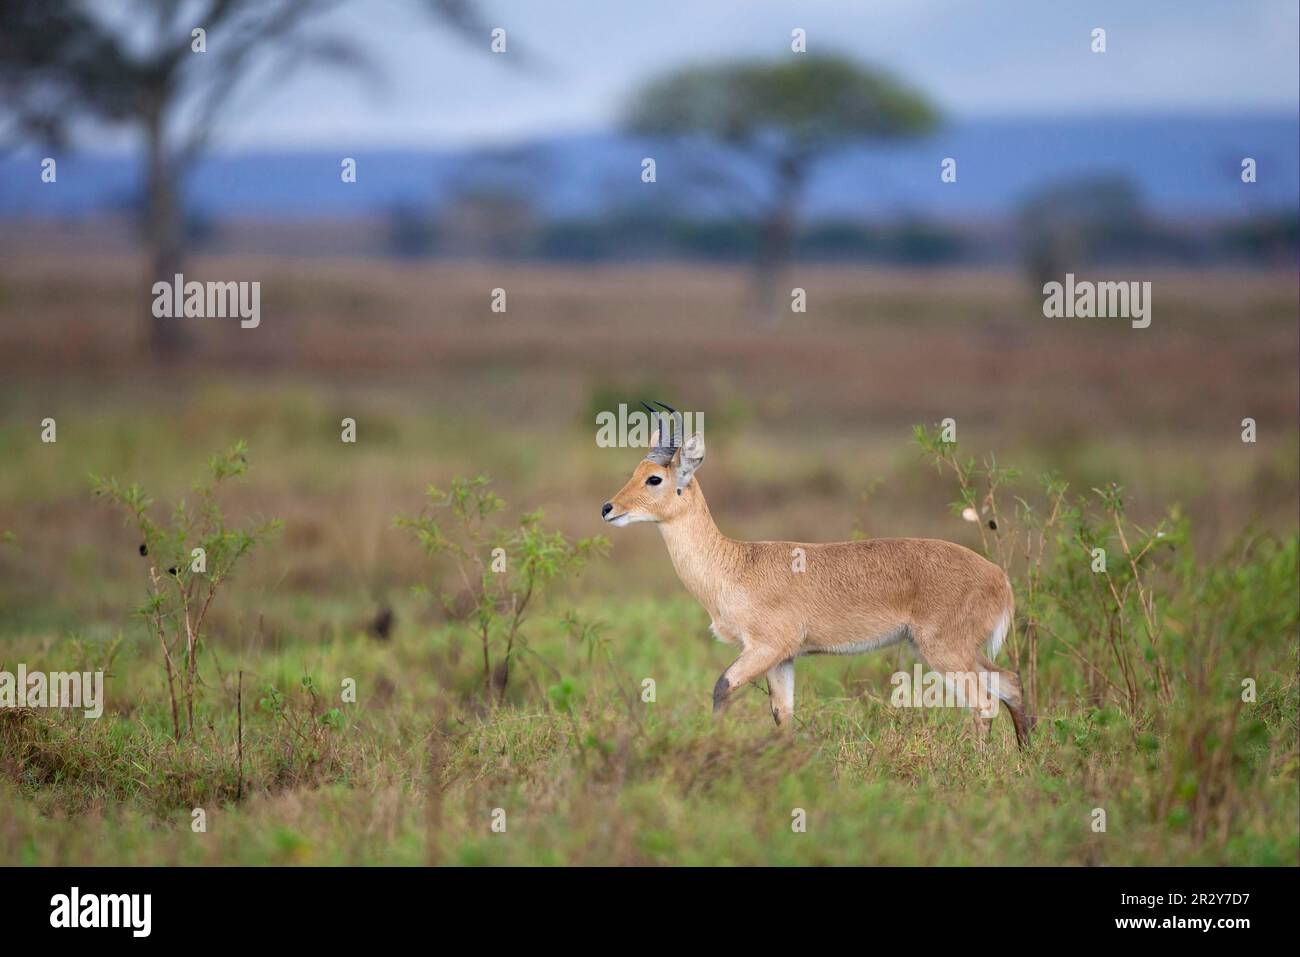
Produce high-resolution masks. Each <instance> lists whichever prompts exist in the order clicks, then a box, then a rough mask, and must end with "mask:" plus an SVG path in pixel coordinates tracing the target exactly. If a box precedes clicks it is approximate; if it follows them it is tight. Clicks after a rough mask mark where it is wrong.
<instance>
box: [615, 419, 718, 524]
mask: <svg viewBox="0 0 1300 957" xmlns="http://www.w3.org/2000/svg"><path fill="white" fill-rule="evenodd" d="M641 404H642V405H643V406H645V408H646V409H647V410H648V411H649V413H650V415H651V417H652V418H653V419H658V421H659V427H658V428H657V429H655V431H654V435H652V436H651V437H650V452H649V454H648V455H646V457H645V458H644V459H642V460H641V461H640V462H639V463H637V467H636V468H635V469H633V470H632V477H631V478H630V479H628V480H627V484H626V485H624V486H623V487H622V488H621V489H619V491H618V494H617V495H615V496H614V497H613V498H612V499H610V500H609V501H608V502H606V503H605V504H604V505H603V506H602V507H601V510H600V515H601V518H603V519H604V520H605V521H607V522H609V523H610V524H611V525H616V526H618V527H620V528H621V527H622V526H624V525H631V524H632V523H633V522H671V521H672V520H673V519H674V518H676V517H678V516H679V515H681V514H683V513H685V512H686V511H688V510H689V509H690V507H691V505H692V504H693V502H694V500H695V495H694V492H695V486H694V484H693V483H692V481H691V479H692V478H693V476H694V475H695V470H696V469H698V468H699V467H700V465H702V464H703V462H704V436H702V435H701V434H700V433H699V432H696V433H695V434H694V435H692V436H691V437H690V438H687V439H685V440H684V441H683V436H682V433H683V432H684V431H685V424H684V422H683V421H682V414H681V413H680V412H678V411H677V410H676V409H674V408H673V407H672V406H670V405H664V404H663V403H662V402H656V403H655V405H657V406H659V407H660V408H661V409H663V410H665V411H666V412H667V413H668V415H664V412H660V411H657V410H655V409H652V408H650V406H648V405H646V404H645V403H644V402H642V403H641Z"/></svg>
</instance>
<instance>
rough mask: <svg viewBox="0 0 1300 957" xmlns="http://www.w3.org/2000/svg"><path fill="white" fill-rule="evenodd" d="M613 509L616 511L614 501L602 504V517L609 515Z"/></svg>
mask: <svg viewBox="0 0 1300 957" xmlns="http://www.w3.org/2000/svg"><path fill="white" fill-rule="evenodd" d="M612 511H614V503H613V502H606V503H605V504H604V505H602V506H601V507H600V517H601V518H604V517H605V516H606V515H608V514H609V513H610V512H612Z"/></svg>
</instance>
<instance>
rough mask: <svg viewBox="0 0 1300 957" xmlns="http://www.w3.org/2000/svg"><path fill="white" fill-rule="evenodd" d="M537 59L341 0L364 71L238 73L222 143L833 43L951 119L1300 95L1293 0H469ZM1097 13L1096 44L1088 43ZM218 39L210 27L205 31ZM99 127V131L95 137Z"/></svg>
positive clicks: (424, 121)
mask: <svg viewBox="0 0 1300 957" xmlns="http://www.w3.org/2000/svg"><path fill="white" fill-rule="evenodd" d="M479 7H480V9H481V11H482V16H483V18H484V20H485V21H486V22H487V23H488V24H489V25H491V26H501V27H504V28H505V29H506V30H507V33H508V38H509V43H510V44H511V45H513V46H514V47H515V48H516V49H520V50H522V49H527V50H528V51H530V52H532V53H533V54H535V55H536V56H537V57H538V58H540V60H541V61H542V66H541V67H540V68H538V69H535V70H524V69H517V68H511V67H510V66H509V65H508V64H506V63H505V62H503V61H504V60H505V59H506V58H507V57H509V56H510V54H509V53H507V54H506V56H505V57H503V56H495V55H492V54H490V53H488V52H487V46H488V42H489V38H488V37H487V36H486V35H485V36H484V37H483V38H482V41H481V44H479V48H478V49H475V48H474V44H473V43H472V42H471V41H469V40H466V39H465V38H463V37H460V36H456V35H453V34H451V33H449V32H448V31H446V30H445V29H440V28H438V27H436V26H432V25H430V23H431V22H430V21H429V20H428V19H427V18H426V17H424V16H422V15H420V14H418V13H417V12H415V11H416V10H417V9H418V0H353V2H351V3H349V4H346V5H345V6H344V7H343V8H341V9H340V11H338V12H337V13H335V14H332V15H331V17H330V18H329V20H327V21H325V23H324V26H326V27H327V28H328V29H329V30H331V31H332V32H335V33H340V34H345V35H348V36H351V37H354V38H356V39H357V40H358V41H359V42H360V43H361V44H362V45H363V46H364V47H365V48H366V49H367V50H369V51H370V53H371V54H372V56H373V58H374V59H375V60H377V61H378V62H379V64H380V66H381V72H382V75H383V76H384V78H385V79H384V82H383V83H382V84H380V85H375V84H367V83H363V82H360V81H358V79H357V78H356V77H355V76H350V75H340V74H338V73H335V72H332V71H329V70H326V69H306V70H303V71H301V72H299V73H297V74H295V75H293V76H291V77H290V78H289V79H288V80H287V81H285V80H284V79H283V78H277V77H268V78H263V79H262V80H260V81H259V82H258V83H256V84H255V85H253V86H251V87H249V88H246V89H245V92H244V94H243V97H242V101H241V105H240V107H239V109H237V110H236V111H234V114H233V115H234V118H233V119H231V120H229V121H228V122H226V123H225V124H224V128H223V129H222V131H221V132H222V135H221V136H220V137H219V138H218V143H219V144H220V147H221V148H223V149H249V148H259V149H264V148H280V147H299V146H309V145H322V146H324V145H328V146H336V145H339V146H346V145H348V144H350V143H356V144H357V145H359V146H365V147H368V148H381V147H440V146H441V147H453V146H462V145H467V144H484V143H494V142H511V141H515V140H520V139H526V138H529V137H532V136H537V135H543V134H552V133H559V132H570V131H579V130H592V129H599V128H603V127H608V126H609V125H610V124H611V123H612V122H613V121H614V120H615V119H616V118H617V116H618V115H619V111H620V107H621V106H622V104H624V103H626V102H627V100H628V99H629V97H631V96H632V95H633V93H634V91H635V89H636V88H637V87H638V85H639V84H640V83H642V82H644V81H645V80H646V79H647V78H649V77H651V76H653V75H654V74H656V73H658V72H659V71H662V70H664V69H667V68H670V67H673V66H676V65H680V64H683V63H688V62H699V61H717V60H721V59H726V58H730V57H738V56H770V57H781V56H790V55H792V54H790V53H789V37H790V31H791V29H792V28H794V27H802V28H804V29H805V30H806V31H807V35H808V44H809V48H810V50H811V51H813V52H816V51H818V50H831V49H834V50H837V51H840V52H845V53H849V54H851V55H854V56H856V57H858V58H860V59H863V60H865V61H869V62H872V63H875V64H879V65H882V66H885V67H888V68H890V69H892V70H894V71H896V72H897V73H898V74H899V75H900V76H901V77H904V78H906V79H907V80H908V81H910V82H911V83H913V84H914V85H916V86H918V87H920V88H921V89H923V90H925V91H926V92H928V93H929V94H930V95H931V96H933V97H934V99H935V100H936V101H937V102H938V103H939V104H940V105H941V106H942V107H943V108H944V109H945V110H946V111H947V112H948V113H949V114H951V115H956V116H1016V115H1026V114H1036V115H1044V114H1045V115H1061V114H1079V113H1109V112H1124V113H1152V112H1178V113H1184V112H1205V111H1212V112H1220V113H1236V112H1256V111H1263V110H1279V109H1281V110H1295V109H1297V108H1298V107H1300V93H1298V84H1300V79H1298V78H1300V40H1298V39H1297V38H1298V36H1300V4H1297V3H1296V0H1089V2H1082V0H980V2H975V0H807V2H800V3H795V2H789V0H787V2H780V0H480V2H479ZM1094 27H1103V28H1105V29H1106V31H1107V40H1108V51H1107V52H1106V53H1105V54H1094V53H1092V52H1091V51H1090V49H1089V42H1090V36H1089V35H1090V32H1091V30H1092V29H1093V28H1094ZM215 42H219V38H217V37H210V38H209V44H210V45H211V44H213V43H215ZM111 142H112V141H111V140H101V141H100V145H101V146H102V145H107V144H109V143H111Z"/></svg>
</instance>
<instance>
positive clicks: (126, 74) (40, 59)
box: [0, 0, 486, 355]
mask: <svg viewBox="0 0 1300 957" xmlns="http://www.w3.org/2000/svg"><path fill="white" fill-rule="evenodd" d="M345 2H346V0H192V2H189V0H128V2H126V3H125V4H114V5H112V6H109V5H106V4H96V3H93V2H91V0H4V3H2V4H0V97H3V99H4V100H5V102H6V105H7V110H6V112H9V113H10V114H11V116H12V120H13V125H14V126H15V127H16V130H15V131H14V132H16V133H18V134H19V135H28V136H35V137H38V138H39V139H41V140H42V141H45V142H49V143H51V144H53V145H55V146H61V145H66V144H67V142H68V141H69V140H70V138H71V131H72V127H73V125H74V124H78V123H82V122H85V121H87V120H89V121H91V123H95V124H100V125H101V126H107V127H114V126H127V127H132V128H134V129H135V130H137V131H138V132H139V133H140V134H141V136H142V138H143V141H144V146H145V163H146V168H145V189H146V197H145V208H146V215H145V231H146V237H147V242H148V246H149V252H150V260H151V262H150V273H149V274H150V277H151V279H150V282H149V285H150V286H152V284H153V282H155V281H157V280H158V279H162V280H166V281H170V280H171V277H172V276H173V275H174V274H175V273H177V272H180V271H181V261H182V257H183V252H184V250H183V246H184V239H185V237H184V231H183V228H182V203H181V194H182V186H183V182H184V178H185V175H186V173H187V172H188V171H189V170H190V169H191V168H192V167H193V165H194V162H195V160H196V159H197V158H198V157H199V156H200V155H201V154H202V152H203V150H204V149H205V148H206V147H207V145H208V143H209V141H210V140H211V137H212V134H213V130H214V124H215V122H216V120H217V119H218V118H219V116H220V115H221V114H222V113H223V112H224V111H228V110H229V108H230V106H231V104H232V103H233V102H235V93H236V92H238V91H240V90H241V89H246V88H247V86H248V85H249V79H250V77H252V76H254V75H260V76H261V77H262V78H263V79H264V80H265V81H267V82H274V83H281V82H283V79H284V76H285V74H286V73H287V72H288V71H289V70H292V69H293V68H295V67H296V66H299V65H301V64H302V63H304V62H309V61H315V62H324V63H327V64H332V65H335V66H339V67H345V68H354V69H358V68H368V66H369V64H368V60H367V58H366V57H365V55H364V54H363V53H362V51H361V48H360V47H359V45H357V44H356V43H355V42H354V38H352V37H350V36H339V35H335V34H331V33H328V32H324V31H323V30H321V29H319V27H318V23H319V21H320V19H321V17H322V16H323V15H324V14H326V13H329V12H331V11H333V10H336V9H338V8H339V7H341V6H342V5H344V3H345ZM414 5H415V6H417V7H420V8H422V9H425V10H427V11H429V12H430V13H431V14H433V15H434V16H435V17H436V18H437V19H438V20H440V21H441V22H443V23H446V24H449V25H450V26H452V27H454V28H456V29H458V30H460V31H462V32H465V33H471V32H474V33H476V34H477V35H479V36H480V37H482V36H486V31H485V30H484V28H483V25H482V24H481V23H480V22H479V21H478V19H477V17H476V16H475V8H474V5H473V0H418V2H416V3H415V4H414ZM196 29H202V30H203V31H204V36H203V37H202V41H203V45H204V47H205V51H204V52H202V53H199V52H197V49H196V45H197V44H198V42H199V40H198V39H197V38H196V37H195V36H194V31H195V30H196ZM9 132H10V131H8V130H0V135H8V133H9ZM151 299H152V297H150V300H151ZM146 315H149V316H150V321H151V335H150V340H151V342H152V344H153V346H154V348H155V349H156V350H158V351H159V352H160V353H162V354H164V355H165V354H174V353H175V352H177V351H179V350H180V349H181V348H182V347H183V346H184V344H185V339H184V336H183V332H182V330H183V328H184V327H183V326H182V325H181V324H180V323H177V322H175V321H171V320H166V319H163V320H158V319H154V318H153V317H152V314H151V312H149V311H147V312H146Z"/></svg>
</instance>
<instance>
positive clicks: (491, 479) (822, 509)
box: [0, 250, 1300, 865]
mask: <svg viewBox="0 0 1300 957" xmlns="http://www.w3.org/2000/svg"><path fill="white" fill-rule="evenodd" d="M11 253H12V254H6V256H5V258H4V261H3V264H2V265H0V535H3V541H0V670H8V671H11V672H12V671H14V670H15V669H16V667H17V666H18V664H19V663H22V664H25V666H26V667H27V669H29V670H35V669H42V670H47V671H70V670H86V671H95V670H102V671H104V672H105V674H106V678H105V697H106V701H105V708H104V713H103V716H102V717H100V718H99V719H96V720H88V719H86V718H85V717H83V716H82V715H81V713H80V712H69V711H63V710H52V709H19V708H8V709H2V710H0V862H2V863H5V864H75V863H90V864H196V865H197V864H287V863H300V864H413V865H414V864H426V863H433V864H453V865H493V864H647V865H661V864H777V865H784V864H889V865H967V864H1006V865H1023V864H1065V865H1085V864H1086V865H1153V864H1194V865H1202V864H1233V865H1258V864H1273V865H1276V864H1286V865H1295V864H1296V863H1297V858H1298V856H1300V838H1298V835H1297V828H1298V821H1300V797H1298V781H1297V779H1298V766H1297V760H1298V759H1297V737H1298V734H1300V731H1298V727H1297V706H1298V704H1297V702H1298V688H1297V655H1298V653H1300V649H1298V647H1297V628H1298V625H1300V621H1298V618H1300V594H1298V587H1300V586H1298V570H1297V510H1296V489H1297V484H1298V480H1300V476H1298V475H1297V460H1298V458H1300V438H1298V436H1297V423H1296V408H1297V406H1298V404H1300V380H1298V374H1297V367H1296V356H1297V354H1300V343H1298V342H1297V328H1296V322H1295V317H1296V308H1297V302H1296V285H1295V275H1294V273H1289V272H1283V273H1270V272H1204V273H1197V272H1190V271H1170V272H1163V273H1157V274H1155V275H1153V276H1150V277H1149V278H1151V279H1152V285H1153V290H1154V299H1153V303H1154V308H1153V314H1152V324H1151V326H1150V327H1149V328H1147V329H1143V330H1137V329H1132V328H1130V327H1129V325H1128V324H1127V323H1126V322H1124V321H1122V320H1049V319H1046V318H1044V317H1043V315H1042V309H1041V305H1042V298H1041V294H1040V293H1039V292H1038V291H1036V290H1035V289H1033V288H1031V287H1030V286H1029V285H1028V284H1027V283H1026V282H1025V281H1024V280H1023V278H1022V277H1021V276H1020V275H1018V274H1016V273H1014V272H1012V271H1006V272H997V271H993V272H986V271H974V270H972V271H956V270H934V271H919V270H916V271H907V270H888V269H858V268H854V269H850V268H816V269H811V268H800V269H798V277H797V279H798V281H797V284H798V285H800V286H802V287H804V288H806V289H807V290H808V301H809V307H808V312H807V313H806V314H791V315H789V316H787V317H786V318H785V319H784V320H782V322H781V323H780V324H778V325H775V326H773V325H770V324H765V323H763V322H756V321H754V319H753V317H752V313H753V310H752V308H750V307H749V305H748V296H749V292H748V290H749V276H748V274H747V273H746V272H745V271H744V270H742V269H734V270H733V269H729V268H679V267H674V266H669V265H662V266H652V267H632V266H626V267H622V266H618V267H615V266H610V267H599V268H591V269H576V268H573V269H569V268H558V267H551V266H547V267H542V266H529V265H526V264H511V265H475V264H451V263H439V264H427V263H409V264H399V263H390V262H382V261H373V262H370V261H358V260H349V261H327V260H310V259H308V260H291V259H280V260H257V261H251V262H247V261H246V262H241V261H238V260H222V259H207V260H202V259H201V260H198V261H196V262H195V263H194V264H193V267H192V271H193V273H194V274H195V275H204V274H207V275H217V276H227V275H233V276H241V277H247V278H250V279H258V280H260V281H261V282H262V303H261V307H262V321H261V325H260V327H259V328H258V329H255V330H241V329H240V328H239V325H238V322H237V321H227V320H215V319H214V320H194V321H193V324H192V326H191V332H192V336H193V340H194V341H193V348H192V349H191V350H190V352H189V353H188V354H187V355H186V356H185V357H183V358H180V359H177V360H175V361H165V362H163V361H157V360H154V359H148V360H146V359H142V358H141V356H142V354H144V352H145V348H144V347H145V337H146V333H147V327H146V325H145V324H144V322H143V321H140V320H138V319H137V318H136V317H137V316H138V315H139V314H140V313H141V311H142V309H143V308H144V306H143V302H144V297H143V295H142V291H141V290H142V287H144V286H145V284H144V283H143V281H142V280H141V279H140V278H139V277H140V276H142V275H143V265H142V263H140V262H137V261H136V260H135V259H134V258H132V257H130V256H127V255H122V256H117V255H115V254H114V255H108V254H106V255H99V256H86V257H83V258H82V259H81V260H80V261H79V264H78V267H77V268H76V269H75V270H73V271H72V273H71V274H70V273H69V271H68V269H67V262H68V260H67V258H66V257H59V256H51V255H47V254H41V255H38V254H36V253H25V252H23V251H21V250H11ZM496 287H502V288H505V289H507V290H508V294H509V299H508V310H507V312H505V313H493V312H492V311H491V310H490V308H489V302H490V290H492V289H493V288H496ZM641 399H650V400H656V399H657V400H662V401H665V402H668V403H670V404H672V405H675V406H677V407H678V408H682V409H687V410H692V411H698V412H702V413H703V415H704V423H705V432H706V435H707V438H708V447H709V456H708V460H707V462H706V463H705V465H704V467H703V468H702V469H701V471H700V473H699V476H698V478H699V481H700V483H701V486H702V488H703V489H704V491H705V493H706V494H707V496H708V500H709V503H710V507H711V509H712V512H713V515H714V518H715V519H716V521H717V522H718V524H719V527H720V528H721V530H722V531H723V532H724V533H725V534H728V535H730V536H732V537H737V538H747V539H789V540H795V541H834V540H843V539H849V538H853V537H862V536H866V537H883V536H923V537H938V538H947V539H950V540H953V541H957V542H960V543H962V544H965V545H968V546H970V547H972V548H974V549H976V550H978V551H981V552H982V553H984V554H987V555H989V556H990V557H991V558H993V559H994V560H995V561H998V562H1000V563H1001V564H1003V565H1004V567H1006V568H1007V569H1008V572H1009V574H1010V576H1011V579H1012V582H1013V585H1014V588H1015V592H1016V602H1017V616H1016V621H1015V624H1014V628H1013V632H1012V635H1011V636H1010V638H1009V639H1008V642H1007V645H1006V647H1005V648H1004V650H1003V652H1002V655H1001V659H1000V660H1001V661H1003V662H1010V663H1011V664H1012V665H1013V666H1016V667H1019V669H1020V671H1021V674H1022V676H1023V677H1024V678H1025V680H1026V685H1027V687H1028V689H1029V693H1030V695H1031V698H1030V700H1031V703H1032V710H1033V713H1034V714H1035V715H1036V717H1037V726H1036V729H1035V732H1034V737H1033V742H1032V744H1031V746H1030V747H1029V748H1027V749H1025V750H1019V749H1018V748H1017V747H1016V744H1015V740H1014V737H1013V735H1012V731H1011V723H1010V720H1009V719H1008V718H1007V716H1006V715H1005V714H1003V715H1002V716H1000V717H999V718H998V719H997V720H995V722H994V730H993V736H992V740H991V741H990V742H989V744H988V745H987V747H985V748H983V749H981V748H980V747H978V745H977V743H976V742H975V741H974V740H973V735H972V728H971V721H970V719H969V717H968V715H967V714H966V713H965V712H964V711H961V710H958V709H951V708H905V707H895V706H893V704H892V703H891V695H892V692H893V690H894V689H893V686H892V685H891V675H893V674H894V673H895V672H898V671H908V672H910V671H911V670H912V667H913V664H914V662H915V660H916V657H915V653H914V651H913V650H912V649H911V648H910V647H908V646H906V645H903V646H899V647H895V648H891V649H888V650H885V651H881V652H877V653H875V654H871V655H865V656H856V657H846V658H826V657H824V658H815V659H805V660H803V661H801V662H800V665H799V667H798V669H797V679H796V681H797V684H796V692H795V695H796V721H795V723H794V727H793V728H781V729H778V728H776V727H775V726H774V725H773V723H772V721H771V718H770V717H769V714H768V707H767V701H766V689H765V687H764V686H763V685H762V682H759V683H758V684H756V685H754V686H752V687H749V688H747V689H745V690H744V691H743V692H742V693H739V694H738V695H737V700H735V702H734V703H733V704H732V706H731V707H730V708H729V709H728V710H727V711H726V712H725V713H724V714H723V715H722V716H721V717H720V718H719V719H718V720H714V719H713V717H712V716H711V714H710V705H711V698H710V693H711V689H712V687H713V683H714V681H715V680H716V678H717V676H718V674H719V673H720V672H721V671H722V670H723V669H724V668H725V667H726V666H727V665H728V664H729V663H730V661H731V660H732V658H733V657H734V652H733V651H732V650H731V649H729V648H727V647H725V646H723V645H721V644H719V643H718V642H716V641H715V640H714V639H713V638H712V637H711V636H710V634H709V632H708V625H709V622H708V619H707V616H706V614H705V612H704V611H703V610H702V609H701V608H699V607H698V606H697V605H696V604H695V602H694V601H693V600H692V599H691V597H690V596H689V595H688V594H687V593H686V591H685V589H684V588H683V587H682V586H681V585H680V583H679V582H678V581H677V579H676V577H675V575H674V573H673V570H672V567H671V565H670V563H669V559H668V556H667V554H666V551H665V549H664V546H663V543H662V542H661V541H660V538H659V535H658V533H657V532H656V531H655V530H654V529H653V528H652V527H649V526H633V527H629V528H625V529H607V528H605V527H603V525H602V523H601V522H600V514H599V512H600V506H601V504H602V503H603V502H604V501H605V500H606V499H607V498H608V497H609V496H610V495H611V494H612V493H613V492H615V491H616V490H617V489H618V488H619V487H620V486H621V485H622V483H623V482H624V481H625V479H626V476H627V475H628V474H629V473H630V472H631V470H632V468H633V467H634V465H635V464H636V461H637V460H638V458H639V457H640V456H641V455H642V454H643V450H638V449H629V448H603V447H600V446H599V445H598V444H597V441H596V434H597V427H596V416H597V414H598V413H599V412H601V411H603V410H617V407H618V404H619V403H628V404H629V406H630V407H633V408H635V407H636V403H637V402H638V401H639V400H641ZM1248 417H1249V418H1252V419H1254V420H1255V423H1256V441H1255V442H1253V443H1252V442H1244V441H1243V440H1242V432H1243V425H1242V420H1243V419H1245V418H1248ZM46 418H51V419H54V420H55V422H56V423H57V441H55V442H42V441H41V433H42V420H44V419H46ZM349 418H350V419H353V420H355V423H356V441H355V442H354V443H346V442H343V441H342V439H341V433H342V430H343V426H342V422H343V420H344V419H349ZM944 419H952V420H953V422H954V424H955V430H956V434H955V439H956V442H955V444H954V443H952V442H948V441H945V440H944V437H943V435H942V433H941V432H940V430H939V429H938V426H939V423H941V422H942V421H943V420H944ZM949 437H952V436H951V435H950V436H949ZM182 502H183V503H184V505H183V506H181V505H180V503H182ZM967 508H970V509H973V514H974V515H975V516H976V517H977V519H978V520H977V521H974V522H972V521H967V520H964V519H963V518H962V512H963V510H965V509H967ZM538 510H540V514H538ZM200 546H201V547H204V548H205V549H206V555H207V559H208V563H209V564H208V567H207V569H206V570H205V571H204V572H201V573H200V572H195V571H192V570H191V568H190V556H191V554H192V549H193V548H194V547H200ZM142 547H143V551H145V552H147V554H141V551H142ZM498 548H499V549H502V551H501V552H499V553H497V552H494V549H498ZM1097 549H1100V550H1101V551H1102V553H1103V555H1104V558H1105V568H1104V570H1103V571H1098V570H1097V569H1096V568H1095V563H1096V554H1097ZM494 556H497V557H499V558H500V559H501V560H502V561H501V563H500V565H499V567H496V568H494V560H495V559H494ZM187 623H188V627H187ZM169 675H170V680H169ZM349 689H354V693H350V692H349ZM196 809H199V810H201V811H202V815H201V816H196V814H195V812H196ZM799 810H802V812H803V815H802V820H803V822H804V824H805V825H806V826H804V827H802V828H800V827H797V826H794V825H796V824H797V823H798V822H799V820H800V815H799V814H798V813H797V812H798V811H799ZM1099 810H1100V811H1101V812H1104V813H1103V814H1102V815H1101V816H1099V814H1098V811H1099ZM199 817H201V819H202V824H203V826H202V828H199V829H197V830H196V820H198V819H199ZM1099 821H1104V828H1100V827H1099V826H1098V823H1099ZM494 824H495V825H496V827H495V829H494Z"/></svg>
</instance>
